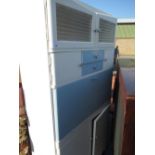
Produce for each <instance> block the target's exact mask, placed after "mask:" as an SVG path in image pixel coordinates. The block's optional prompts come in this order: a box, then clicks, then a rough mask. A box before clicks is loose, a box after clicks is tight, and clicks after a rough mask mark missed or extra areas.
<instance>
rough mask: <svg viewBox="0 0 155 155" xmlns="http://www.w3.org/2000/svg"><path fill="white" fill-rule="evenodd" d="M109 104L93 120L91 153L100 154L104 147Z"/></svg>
mask: <svg viewBox="0 0 155 155" xmlns="http://www.w3.org/2000/svg"><path fill="white" fill-rule="evenodd" d="M109 106H110V105H108V106H107V107H106V108H104V110H103V111H102V112H101V113H100V115H99V116H98V117H97V118H96V119H95V120H94V129H93V148H92V149H93V150H92V155H102V153H103V151H105V149H106V144H107V137H106V135H107V126H108V124H107V119H108V118H107V116H108V109H109Z"/></svg>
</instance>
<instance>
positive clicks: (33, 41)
mask: <svg viewBox="0 0 155 155" xmlns="http://www.w3.org/2000/svg"><path fill="white" fill-rule="evenodd" d="M22 5H23V6H21V8H22V9H21V12H19V13H20V14H21V17H22V18H21V19H20V20H21V24H22V26H21V27H23V31H22V38H20V39H21V40H22V39H23V41H21V42H20V43H21V44H22V45H21V44H20V45H19V46H20V47H22V48H21V52H20V70H21V77H22V83H23V88H24V95H25V103H26V110H27V114H28V118H29V122H30V126H29V132H30V136H31V140H32V143H33V147H34V152H33V155H51V154H52V155H55V154H56V153H55V140H54V126H53V125H54V123H53V107H52V100H51V93H50V80H49V70H48V54H47V40H46V27H45V12H44V11H45V10H44V4H43V1H38V0H34V1H32V0H27V1H23V2H22Z"/></svg>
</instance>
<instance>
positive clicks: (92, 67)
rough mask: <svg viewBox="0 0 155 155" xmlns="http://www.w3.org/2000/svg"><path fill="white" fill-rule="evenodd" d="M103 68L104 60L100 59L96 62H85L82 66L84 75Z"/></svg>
mask: <svg viewBox="0 0 155 155" xmlns="http://www.w3.org/2000/svg"><path fill="white" fill-rule="evenodd" d="M102 68H103V62H102V61H98V62H95V63H90V64H84V65H83V66H82V75H87V74H90V73H93V72H97V71H100V70H102Z"/></svg>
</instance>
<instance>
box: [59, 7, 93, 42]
mask: <svg viewBox="0 0 155 155" xmlns="http://www.w3.org/2000/svg"><path fill="white" fill-rule="evenodd" d="M56 9H57V10H56V13H57V15H56V16H57V40H59V41H60V40H61V41H85V42H88V41H91V25H92V16H91V15H89V14H86V13H83V12H80V11H77V10H75V9H72V8H70V7H66V6H63V5H61V4H56Z"/></svg>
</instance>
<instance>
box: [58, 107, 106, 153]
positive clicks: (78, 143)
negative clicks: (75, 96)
mask: <svg viewBox="0 0 155 155" xmlns="http://www.w3.org/2000/svg"><path fill="white" fill-rule="evenodd" d="M106 105H107V104H106ZM108 109H109V105H107V106H106V107H102V108H100V109H99V110H98V111H96V112H95V113H93V114H92V115H91V116H90V117H89V118H87V119H86V120H85V121H83V122H82V123H81V124H80V125H79V126H78V127H77V128H75V129H74V130H72V131H71V132H70V133H69V134H68V135H67V136H65V137H64V138H63V139H62V140H61V141H60V143H59V145H58V146H59V147H58V148H57V149H58V151H57V152H59V154H60V155H102V153H103V151H104V150H105V149H106V142H107V140H106V139H107V137H106V135H107V114H108Z"/></svg>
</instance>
